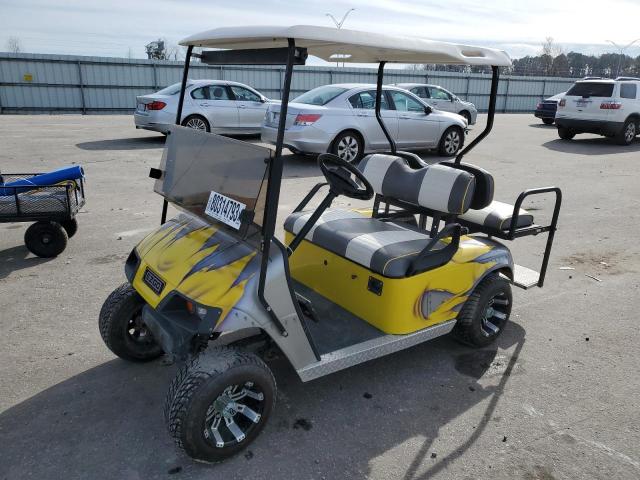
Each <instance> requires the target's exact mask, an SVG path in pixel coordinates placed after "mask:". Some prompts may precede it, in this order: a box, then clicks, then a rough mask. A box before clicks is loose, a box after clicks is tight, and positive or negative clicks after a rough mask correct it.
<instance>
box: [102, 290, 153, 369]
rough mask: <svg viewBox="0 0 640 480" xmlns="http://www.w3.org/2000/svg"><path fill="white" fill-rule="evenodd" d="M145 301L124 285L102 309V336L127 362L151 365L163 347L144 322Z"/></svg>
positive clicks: (108, 298) (105, 302)
mask: <svg viewBox="0 0 640 480" xmlns="http://www.w3.org/2000/svg"><path fill="white" fill-rule="evenodd" d="M144 305H145V302H144V300H143V299H142V297H141V296H140V295H139V294H138V292H136V291H135V290H134V288H133V287H132V286H131V285H130V284H128V283H123V284H122V285H120V286H119V287H118V288H116V289H115V290H114V291H113V292H111V295H109V296H108V297H107V299H106V300H105V301H104V304H103V305H102V308H101V309H100V317H99V320H98V324H99V326H100V336H101V337H102V340H103V341H104V343H105V344H106V345H107V347H108V348H109V350H111V351H112V352H113V353H115V354H116V355H117V356H119V357H120V358H122V359H124V360H129V361H132V362H148V361H150V360H153V359H154V358H157V357H159V356H160V355H162V349H161V348H160V345H158V343H157V342H156V340H155V339H154V338H153V335H152V333H151V331H150V330H149V329H148V328H147V326H146V325H145V324H144V322H143V321H142V307H144Z"/></svg>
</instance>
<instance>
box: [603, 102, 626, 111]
mask: <svg viewBox="0 0 640 480" xmlns="http://www.w3.org/2000/svg"><path fill="white" fill-rule="evenodd" d="M621 108H622V103H620V102H602V103H601V104H600V110H620V109H621Z"/></svg>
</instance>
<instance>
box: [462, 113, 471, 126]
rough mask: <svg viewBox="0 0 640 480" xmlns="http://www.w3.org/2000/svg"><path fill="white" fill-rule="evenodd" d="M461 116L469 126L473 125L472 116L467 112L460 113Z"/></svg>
mask: <svg viewBox="0 0 640 480" xmlns="http://www.w3.org/2000/svg"><path fill="white" fill-rule="evenodd" d="M460 116H461V117H463V118H464V119H465V120H466V121H467V125H471V114H470V113H469V112H467V111H466V110H463V111H462V112H460Z"/></svg>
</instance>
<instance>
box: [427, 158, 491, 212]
mask: <svg viewBox="0 0 640 480" xmlns="http://www.w3.org/2000/svg"><path fill="white" fill-rule="evenodd" d="M440 165H446V166H447V167H451V168H457V169H458V170H464V171H465V172H469V173H470V174H471V175H473V176H474V177H475V179H476V188H475V191H474V192H473V198H472V199H471V206H470V207H469V208H470V209H472V210H482V209H483V208H485V207H487V206H489V205H491V202H493V188H494V182H493V176H492V175H491V174H490V173H489V172H487V171H486V170H485V169H483V168H480V167H477V166H476V165H471V164H470V163H459V164H457V165H456V163H455V162H454V161H453V160H446V161H444V162H440Z"/></svg>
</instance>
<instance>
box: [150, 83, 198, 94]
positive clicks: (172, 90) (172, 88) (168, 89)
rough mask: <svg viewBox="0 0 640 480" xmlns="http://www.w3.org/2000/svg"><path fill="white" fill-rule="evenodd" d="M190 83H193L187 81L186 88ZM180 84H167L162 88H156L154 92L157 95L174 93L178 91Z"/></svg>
mask: <svg viewBox="0 0 640 480" xmlns="http://www.w3.org/2000/svg"><path fill="white" fill-rule="evenodd" d="M191 85H193V83H187V88H189V87H190V86H191ZM181 86H182V84H181V83H174V84H173V85H169V86H168V87H165V88H163V89H162V90H158V91H157V92H156V93H157V94H158V95H175V94H177V93H180V87H181Z"/></svg>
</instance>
